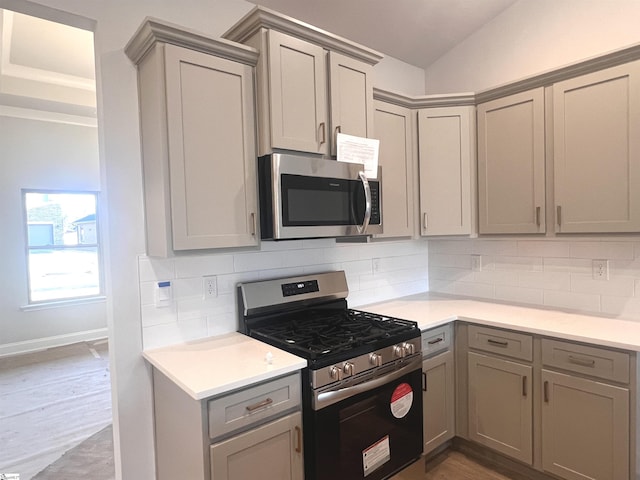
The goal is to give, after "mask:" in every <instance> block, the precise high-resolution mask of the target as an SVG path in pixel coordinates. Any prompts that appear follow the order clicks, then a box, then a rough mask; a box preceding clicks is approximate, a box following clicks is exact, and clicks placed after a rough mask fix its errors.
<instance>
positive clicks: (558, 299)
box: [544, 290, 600, 313]
mask: <svg viewBox="0 0 640 480" xmlns="http://www.w3.org/2000/svg"><path fill="white" fill-rule="evenodd" d="M544 305H546V306H548V307H554V308H562V309H571V310H579V311H583V312H591V313H598V312H600V295H592V294H587V293H577V292H561V291H556V290H545V291H544Z"/></svg>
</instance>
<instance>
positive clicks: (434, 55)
mask: <svg viewBox="0 0 640 480" xmlns="http://www.w3.org/2000/svg"><path fill="white" fill-rule="evenodd" d="M516 1H518V0H261V1H259V2H258V3H259V4H260V5H263V6H265V7H267V8H271V9H273V10H276V11H278V12H280V13H283V14H285V15H288V16H290V17H293V18H296V19H298V20H301V21H303V22H306V23H309V24H311V25H314V26H316V27H318V28H321V29H323V30H326V31H328V32H331V33H334V34H336V35H339V36H341V37H345V38H347V39H349V40H353V41H354V42H357V43H361V44H363V45H366V46H367V47H370V48H373V49H374V50H378V51H379V52H381V53H383V54H385V55H389V56H392V57H395V58H397V59H399V60H402V61H404V62H406V63H409V64H411V65H415V66H417V67H422V68H427V67H428V66H429V65H431V64H432V63H433V62H434V61H435V60H437V59H438V58H440V57H441V56H442V55H443V54H445V53H446V52H448V51H449V50H451V49H452V48H453V47H455V46H456V45H457V44H458V43H460V42H461V41H462V40H464V39H465V38H467V37H468V36H469V35H471V34H472V33H473V32H475V31H476V30H478V29H479V28H480V27H482V25H484V24H485V23H487V22H488V21H490V20H491V19H493V18H494V17H496V16H498V15H499V14H500V13H501V12H503V11H504V10H506V9H507V8H509V7H510V6H511V5H513V4H514V3H516Z"/></svg>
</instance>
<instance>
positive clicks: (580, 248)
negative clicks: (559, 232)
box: [569, 241, 634, 260]
mask: <svg viewBox="0 0 640 480" xmlns="http://www.w3.org/2000/svg"><path fill="white" fill-rule="evenodd" d="M633 247H634V245H633V243H632V242H609V241H602V242H599V241H598V242H589V241H585V242H580V241H574V242H570V244H569V252H570V253H569V254H570V256H571V257H573V258H591V259H597V258H602V259H609V260H633V258H634V248H633Z"/></svg>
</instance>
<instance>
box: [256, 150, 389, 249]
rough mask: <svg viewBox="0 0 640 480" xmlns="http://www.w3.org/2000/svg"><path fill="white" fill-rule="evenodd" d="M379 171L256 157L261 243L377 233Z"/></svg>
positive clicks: (294, 157)
mask: <svg viewBox="0 0 640 480" xmlns="http://www.w3.org/2000/svg"><path fill="white" fill-rule="evenodd" d="M381 173H382V171H381V169H380V168H379V169H378V177H377V178H376V179H375V180H374V179H368V178H367V177H366V176H365V175H364V173H363V166H362V165H359V164H354V163H346V162H338V161H336V160H327V159H323V158H318V157H309V156H303V155H293V154H284V153H273V154H271V155H265V156H263V157H259V158H258V190H259V198H260V236H261V238H262V239H263V240H267V239H272V240H288V239H295V238H321V237H348V236H361V235H371V234H376V233H382V209H381V201H382V196H381V195H382V188H381V181H382V180H381Z"/></svg>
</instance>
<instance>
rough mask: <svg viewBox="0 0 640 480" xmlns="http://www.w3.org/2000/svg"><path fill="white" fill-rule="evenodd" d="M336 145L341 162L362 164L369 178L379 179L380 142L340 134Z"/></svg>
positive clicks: (373, 139)
mask: <svg viewBox="0 0 640 480" xmlns="http://www.w3.org/2000/svg"><path fill="white" fill-rule="evenodd" d="M336 143H337V148H336V153H337V159H338V161H339V162H348V163H361V164H363V165H364V174H365V175H366V176H367V178H374V179H375V178H378V152H379V151H380V140H376V139H375V138H364V137H355V136H353V135H347V134H345V133H338V135H337V139H336Z"/></svg>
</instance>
